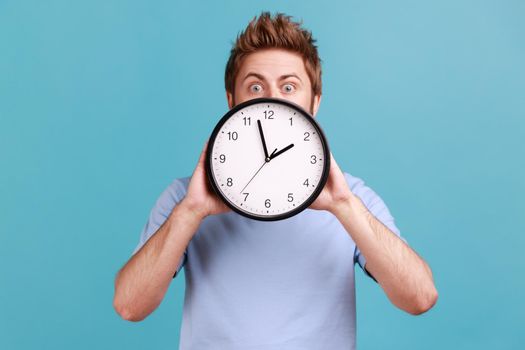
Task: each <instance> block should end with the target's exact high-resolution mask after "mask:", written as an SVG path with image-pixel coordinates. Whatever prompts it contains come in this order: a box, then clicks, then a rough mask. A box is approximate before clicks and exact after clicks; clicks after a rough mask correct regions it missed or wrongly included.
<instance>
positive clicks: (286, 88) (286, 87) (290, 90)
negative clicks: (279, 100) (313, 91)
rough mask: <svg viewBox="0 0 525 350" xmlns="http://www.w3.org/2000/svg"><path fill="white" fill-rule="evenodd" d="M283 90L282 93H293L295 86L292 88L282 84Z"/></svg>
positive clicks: (289, 85) (290, 85)
mask: <svg viewBox="0 0 525 350" xmlns="http://www.w3.org/2000/svg"><path fill="white" fill-rule="evenodd" d="M283 90H284V92H287V93H290V92H293V91H294V90H295V86H293V85H292V84H284V85H283Z"/></svg>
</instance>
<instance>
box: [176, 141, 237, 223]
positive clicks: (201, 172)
mask: <svg viewBox="0 0 525 350" xmlns="http://www.w3.org/2000/svg"><path fill="white" fill-rule="evenodd" d="M207 148H208V142H206V144H205V145H204V148H203V150H202V152H201V155H200V157H199V161H198V162H197V166H196V167H195V170H194V171H193V175H192V176H191V180H190V183H189V185H188V192H187V194H186V196H185V197H184V199H183V200H182V202H181V204H182V205H184V206H185V207H187V208H188V209H189V210H190V211H191V212H193V213H195V214H197V216H198V217H199V218H200V219H201V220H202V219H204V218H205V217H206V216H208V215H214V214H220V213H225V212H227V211H230V208H228V206H227V205H226V204H224V202H223V201H222V200H220V199H219V198H218V197H217V195H216V194H215V193H214V192H213V189H211V188H210V186H209V184H208V179H207V178H206V170H205V166H204V164H205V161H206V149H207Z"/></svg>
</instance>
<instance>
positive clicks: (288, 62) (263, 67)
mask: <svg viewBox="0 0 525 350" xmlns="http://www.w3.org/2000/svg"><path fill="white" fill-rule="evenodd" d="M234 91H235V92H234V94H235V96H232V94H230V93H229V92H227V93H226V95H227V98H228V105H229V107H230V108H232V107H233V106H234V105H237V104H239V103H241V102H244V101H248V100H251V99H254V98H257V97H277V98H282V99H286V100H289V101H292V102H294V103H296V104H298V105H299V106H301V107H303V108H304V109H305V110H306V111H309V112H310V113H311V114H312V115H315V114H316V113H317V109H318V108H319V103H320V100H321V96H317V95H316V96H313V91H312V83H311V82H310V78H309V77H308V74H307V73H306V69H305V66H304V62H303V59H302V57H301V56H300V55H299V54H296V53H293V52H290V51H286V50H282V49H266V50H261V51H257V52H254V53H252V54H249V55H248V56H246V57H245V58H244V60H243V62H242V64H241V68H240V70H239V73H238V74H237V77H236V79H235V90H234ZM312 97H313V98H312Z"/></svg>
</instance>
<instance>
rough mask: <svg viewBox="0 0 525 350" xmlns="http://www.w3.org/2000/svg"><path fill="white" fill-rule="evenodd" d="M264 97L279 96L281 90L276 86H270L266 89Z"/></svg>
mask: <svg viewBox="0 0 525 350" xmlns="http://www.w3.org/2000/svg"><path fill="white" fill-rule="evenodd" d="M265 97H272V98H279V97H281V92H280V91H279V89H278V88H277V87H273V86H272V87H271V88H270V89H268V90H267V94H266V96H265Z"/></svg>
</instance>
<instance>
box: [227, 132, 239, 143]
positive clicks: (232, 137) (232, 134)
mask: <svg viewBox="0 0 525 350" xmlns="http://www.w3.org/2000/svg"><path fill="white" fill-rule="evenodd" d="M238 138H239V135H238V134H237V131H234V132H228V140H233V141H235V140H237V139H238Z"/></svg>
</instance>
